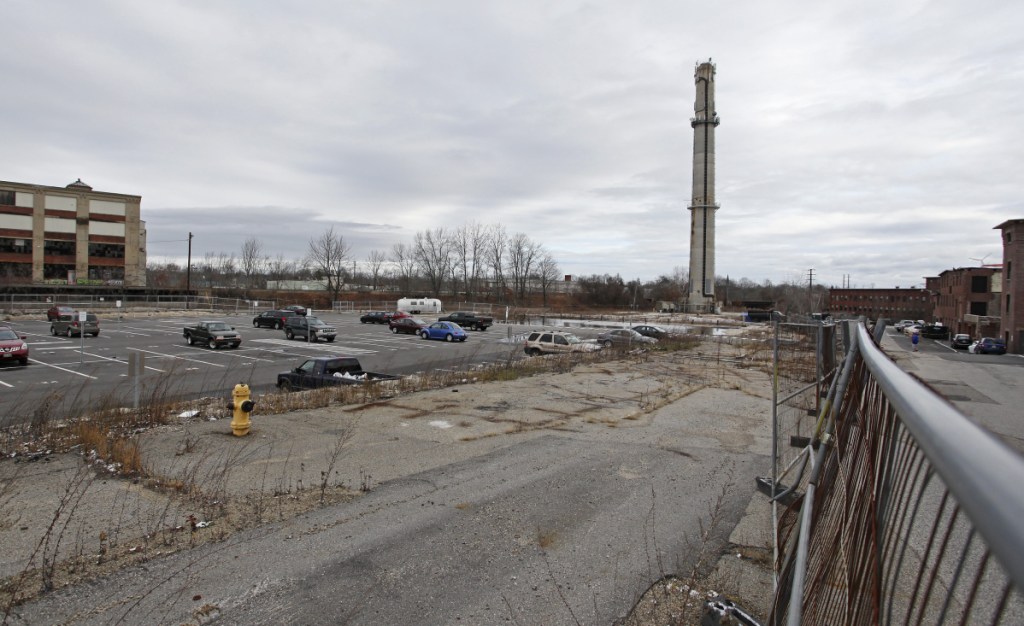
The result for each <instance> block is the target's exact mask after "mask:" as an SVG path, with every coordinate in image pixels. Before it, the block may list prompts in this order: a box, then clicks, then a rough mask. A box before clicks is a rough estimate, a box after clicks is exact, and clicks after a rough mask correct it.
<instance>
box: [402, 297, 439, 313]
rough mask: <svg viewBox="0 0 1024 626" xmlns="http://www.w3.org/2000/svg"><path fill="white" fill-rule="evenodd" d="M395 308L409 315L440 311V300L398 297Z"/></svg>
mask: <svg viewBox="0 0 1024 626" xmlns="http://www.w3.org/2000/svg"><path fill="white" fill-rule="evenodd" d="M396 308H397V309H398V310H399V311H403V312H405V313H409V314H410V315H420V314H422V313H440V312H441V301H440V300H438V299H437V298H399V300H398V306H397V307H396Z"/></svg>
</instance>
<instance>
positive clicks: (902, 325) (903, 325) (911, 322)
mask: <svg viewBox="0 0 1024 626" xmlns="http://www.w3.org/2000/svg"><path fill="white" fill-rule="evenodd" d="M916 323H917V322H915V321H914V320H900V321H898V322H896V323H895V324H893V326H892V327H893V328H895V329H896V332H898V333H902V332H903V329H904V328H906V327H907V326H913V325H914V324H916Z"/></svg>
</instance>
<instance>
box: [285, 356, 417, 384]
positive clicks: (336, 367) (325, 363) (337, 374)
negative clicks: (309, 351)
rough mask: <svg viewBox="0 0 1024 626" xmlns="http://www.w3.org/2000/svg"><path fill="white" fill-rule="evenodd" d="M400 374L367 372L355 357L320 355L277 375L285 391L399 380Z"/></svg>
mask: <svg viewBox="0 0 1024 626" xmlns="http://www.w3.org/2000/svg"><path fill="white" fill-rule="evenodd" d="M399 378H401V377H400V376H394V375H392V374H378V373H377V372H365V371H363V366H362V365H360V364H359V359H356V358H354V357H319V358H316V359H307V360H306V362H305V363H303V364H302V365H300V366H298V367H296V368H295V369H293V370H292V371H290V372H281V373H280V374H278V375H277V386H278V387H280V388H281V389H284V390H285V391H290V390H292V389H315V388H317V387H330V386H333V385H361V384H363V383H377V382H381V381H384V380H398V379H399Z"/></svg>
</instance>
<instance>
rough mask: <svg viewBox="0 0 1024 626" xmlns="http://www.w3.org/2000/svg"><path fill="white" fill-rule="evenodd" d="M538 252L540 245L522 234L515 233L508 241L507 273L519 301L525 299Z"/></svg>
mask: <svg viewBox="0 0 1024 626" xmlns="http://www.w3.org/2000/svg"><path fill="white" fill-rule="evenodd" d="M540 252H541V248H540V244H538V243H536V242H534V241H531V240H530V238H529V237H528V236H527V235H526V234H524V233H516V234H515V235H513V236H512V238H511V239H509V241H508V273H509V274H510V275H511V278H512V285H513V287H514V290H515V295H516V298H517V299H518V300H519V301H522V300H523V299H524V298H526V287H527V285H528V284H529V278H530V274H531V273H532V272H533V269H534V264H535V263H536V262H537V260H538V258H539V256H540Z"/></svg>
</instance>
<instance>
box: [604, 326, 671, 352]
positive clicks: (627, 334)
mask: <svg viewBox="0 0 1024 626" xmlns="http://www.w3.org/2000/svg"><path fill="white" fill-rule="evenodd" d="M597 343H599V344H601V345H602V346H604V347H606V348H609V347H611V346H620V347H629V346H632V345H635V344H654V343H658V340H657V339H655V338H653V337H644V336H643V335H641V334H640V333H638V332H636V331H635V330H633V329H632V328H617V329H615V330H609V331H608V332H604V333H601V334H600V335H598V336H597Z"/></svg>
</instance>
